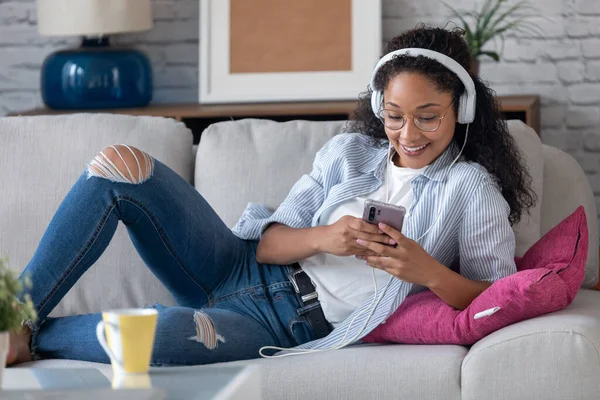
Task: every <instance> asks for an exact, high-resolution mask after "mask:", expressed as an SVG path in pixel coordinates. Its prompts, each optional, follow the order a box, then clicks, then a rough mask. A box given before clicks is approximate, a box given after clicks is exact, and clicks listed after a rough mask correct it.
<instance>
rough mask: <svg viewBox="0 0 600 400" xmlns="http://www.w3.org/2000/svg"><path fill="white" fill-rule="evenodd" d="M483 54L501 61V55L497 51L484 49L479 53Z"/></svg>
mask: <svg viewBox="0 0 600 400" xmlns="http://www.w3.org/2000/svg"><path fill="white" fill-rule="evenodd" d="M479 54H480V55H482V56H488V57H491V58H493V59H494V61H500V55H498V53H496V52H495V51H482V52H480V53H479Z"/></svg>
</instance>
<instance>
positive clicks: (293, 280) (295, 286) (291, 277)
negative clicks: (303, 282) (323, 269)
mask: <svg viewBox="0 0 600 400" xmlns="http://www.w3.org/2000/svg"><path fill="white" fill-rule="evenodd" d="M301 272H304V271H302V270H301V269H299V268H298V269H297V270H296V271H292V274H291V275H290V282H292V286H293V287H294V290H295V291H296V293H298V294H300V288H299V287H298V282H296V275H298V274H299V273H301Z"/></svg>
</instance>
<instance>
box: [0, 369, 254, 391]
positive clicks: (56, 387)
mask: <svg viewBox="0 0 600 400" xmlns="http://www.w3.org/2000/svg"><path fill="white" fill-rule="evenodd" d="M79 398H85V399H86V400H97V399H98V400H99V399H128V400H131V399H140V400H141V399H145V400H146V399H147V400H159V399H169V400H170V399H173V400H180V399H181V400H183V399H186V400H188V399H198V400H200V399H202V400H204V399H211V400H241V399H248V400H254V399H256V400H260V399H261V398H262V396H261V390H260V370H259V367H258V366H252V365H250V366H218V367H214V366H198V367H164V368H151V369H150V372H149V373H148V374H139V375H129V376H113V374H112V372H104V373H103V372H101V371H100V370H98V369H95V368H69V369H67V368H64V369H63V368H9V369H6V370H5V371H4V382H3V386H2V391H0V399H7V400H13V399H14V400H17V399H53V400H54V399H79Z"/></svg>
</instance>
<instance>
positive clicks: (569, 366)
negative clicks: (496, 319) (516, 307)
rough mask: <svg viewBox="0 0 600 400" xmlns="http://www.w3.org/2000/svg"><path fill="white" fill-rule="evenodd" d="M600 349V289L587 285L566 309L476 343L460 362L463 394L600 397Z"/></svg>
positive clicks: (473, 396)
mask: <svg viewBox="0 0 600 400" xmlns="http://www.w3.org/2000/svg"><path fill="white" fill-rule="evenodd" d="M599 349H600V292H598V291H595V290H586V289H583V290H581V291H580V292H579V294H578V295H577V297H576V298H575V300H574V301H573V303H572V304H571V305H570V306H569V307H567V308H566V309H564V310H561V311H558V312H555V313H551V314H547V315H544V316H541V317H537V318H533V319H530V320H527V321H522V322H519V323H516V324H513V325H510V326H507V327H506V328H503V329H501V330H499V331H496V332H494V333H492V334H491V335H489V336H487V337H485V338H484V339H482V340H480V341H479V342H477V343H475V345H473V347H472V348H471V350H470V351H469V354H467V356H466V357H465V360H464V361H463V365H462V398H463V400H470V399H477V400H479V399H492V398H498V397H497V395H498V393H502V398H503V399H511V400H519V399H523V400H525V399H526V400H531V399H544V400H551V399H557V400H558V399H573V398H577V399H584V398H590V399H591V398H597V396H598V394H599V393H600V389H598V377H600V353H599ZM586 396H587V397H586Z"/></svg>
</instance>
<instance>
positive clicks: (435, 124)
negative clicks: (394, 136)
mask: <svg viewBox="0 0 600 400" xmlns="http://www.w3.org/2000/svg"><path fill="white" fill-rule="evenodd" d="M453 105H454V101H453V102H452V103H451V104H450V107H448V108H447V109H446V111H444V113H443V114H442V115H441V116H440V115H437V114H436V113H432V112H420V113H417V114H413V115H412V119H413V122H414V124H415V126H416V127H417V128H419V129H420V130H422V131H424V132H435V131H437V130H438V128H439V127H440V125H442V120H443V119H444V118H445V117H446V114H448V111H450V109H451V108H452V106H453ZM409 116H410V115H409ZM377 117H378V118H379V119H380V120H381V122H382V123H383V125H384V126H385V127H386V128H388V129H389V130H392V131H399V130H400V129H402V128H403V127H404V125H405V124H406V118H407V116H404V115H402V114H400V113H399V112H398V111H395V110H389V109H387V108H386V109H383V110H381V111H379V113H378V114H377Z"/></svg>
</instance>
